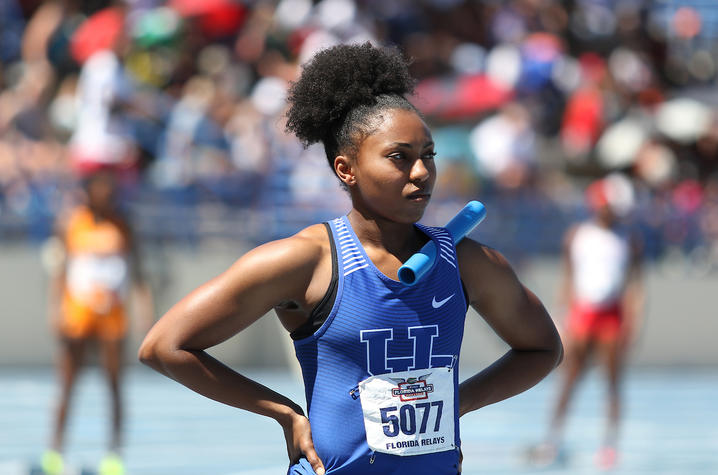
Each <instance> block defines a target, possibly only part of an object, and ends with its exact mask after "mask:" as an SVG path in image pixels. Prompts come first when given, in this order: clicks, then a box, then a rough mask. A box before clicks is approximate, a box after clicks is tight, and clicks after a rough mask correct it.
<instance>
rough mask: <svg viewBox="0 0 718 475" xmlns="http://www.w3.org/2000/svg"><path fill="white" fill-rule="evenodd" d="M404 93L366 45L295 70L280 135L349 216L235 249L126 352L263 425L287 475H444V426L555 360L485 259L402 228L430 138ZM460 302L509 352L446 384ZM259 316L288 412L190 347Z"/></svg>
mask: <svg viewBox="0 0 718 475" xmlns="http://www.w3.org/2000/svg"><path fill="white" fill-rule="evenodd" d="M412 83H413V81H412V79H411V78H410V76H409V73H408V69H407V65H406V63H405V62H404V60H403V59H402V58H401V56H400V55H399V53H397V52H396V51H394V50H389V49H382V48H376V47H373V46H371V45H370V44H368V43H367V44H364V45H352V46H347V45H342V46H336V47H333V48H330V49H327V50H324V51H321V52H319V53H318V54H317V55H316V56H315V57H314V58H313V59H312V60H311V61H310V62H309V63H308V64H306V65H305V67H304V68H303V71H302V74H301V76H300V78H299V79H298V81H297V82H296V83H294V84H293V85H292V88H291V90H290V93H289V103H290V108H289V111H288V113H287V119H288V121H287V129H288V130H289V131H291V132H293V133H294V134H295V135H296V136H297V137H298V138H299V139H300V140H302V142H303V143H304V144H306V145H308V144H311V143H316V142H321V143H322V144H323V145H324V149H325V151H326V155H327V159H328V161H329V164H330V166H331V167H332V168H333V170H334V172H335V174H336V175H337V177H338V178H339V180H340V181H341V184H342V186H343V187H344V188H345V189H346V190H347V191H348V193H349V195H350V197H351V201H352V208H351V210H349V212H348V213H347V214H346V215H344V216H341V217H339V218H337V219H334V220H332V221H329V222H327V223H324V224H316V225H313V226H309V227H308V228H306V229H303V230H301V231H300V232H299V233H297V234H296V235H294V236H292V237H289V238H286V239H282V240H278V241H273V242H269V243H267V244H264V245H262V246H259V247H257V248H256V249H254V250H252V251H250V252H248V253H247V254H246V255H244V256H243V257H241V258H240V259H239V260H238V261H237V262H235V263H234V264H233V265H232V266H231V267H230V268H229V269H228V270H227V271H226V272H224V273H223V274H221V275H220V276H218V277H216V278H214V279H212V280H210V281H209V282H207V283H205V284H204V285H202V286H200V287H199V288H198V289H196V290H195V291H193V292H192V293H190V294H189V295H187V296H186V297H185V298H183V299H182V300H181V301H180V302H179V303H177V304H176V305H175V306H174V307H173V308H171V309H170V310H169V311H168V312H167V314H166V315H164V316H163V317H162V319H160V321H159V322H157V324H156V325H155V326H154V328H153V329H152V330H151V331H150V333H149V334H148V335H147V337H146V339H145V341H144V343H143V345H142V347H141V348H140V353H139V356H140V359H141V360H142V361H143V362H145V363H146V364H148V365H150V366H152V367H153V368H155V369H156V370H157V371H159V372H161V373H163V374H165V375H167V376H169V377H170V378H173V379H175V380H177V381H178V382H180V383H181V384H183V385H185V386H187V387H189V388H191V389H193V390H195V391H197V392H198V393H200V394H203V395H205V396H207V397H209V398H212V399H216V400H217V401H220V402H223V403H225V404H229V405H232V406H235V407H238V408H242V409H245V410H248V411H252V412H254V413H257V414H262V415H266V416H268V417H271V418H272V419H274V420H276V421H277V422H278V423H279V424H280V425H281V426H282V428H283V429H284V435H285V438H286V443H287V452H288V454H289V460H290V465H291V466H290V469H289V473H292V474H304V473H316V474H320V475H321V474H324V473H331V474H366V473H382V474H387V473H416V474H432V475H436V474H452V475H454V474H456V473H459V472H460V471H461V451H460V439H459V417H460V416H461V415H463V414H466V413H468V412H470V411H474V410H476V409H479V408H481V407H483V406H486V405H487V404H491V403H494V402H497V401H501V400H503V399H506V398H508V397H511V396H513V395H515V394H517V393H520V392H522V391H524V390H526V389H528V388H530V387H531V386H533V385H534V384H536V383H537V382H538V381H539V380H541V379H542V378H543V377H544V376H546V374H548V373H549V372H550V371H551V370H552V369H553V368H554V367H555V366H556V364H557V363H558V361H559V360H560V357H561V352H562V349H561V343H560V339H559V337H558V333H557V331H556V329H555V327H554V325H553V323H552V321H551V318H550V317H549V315H548V314H547V313H546V311H545V310H544V307H543V306H542V304H541V303H540V302H539V300H538V299H537V298H536V296H535V295H534V294H532V293H531V292H530V291H529V290H527V289H526V288H525V287H524V286H523V285H522V284H521V283H520V282H519V281H518V279H517V277H516V276H515V274H514V272H513V271H512V270H511V268H510V266H509V265H508V263H507V262H506V260H505V259H504V258H503V257H502V256H501V254H500V253H498V252H497V251H495V250H493V249H490V248H488V247H486V246H483V245H481V244H479V243H477V242H475V241H473V240H471V239H464V240H463V241H461V243H460V244H458V245H457V246H454V245H453V243H452V241H451V238H450V236H449V235H448V233H447V232H446V231H445V230H444V229H442V228H431V227H427V226H423V225H420V224H416V223H417V221H419V220H420V219H421V217H422V215H423V213H424V210H425V208H426V206H427V205H428V203H429V200H430V198H431V193H432V188H433V186H434V181H435V178H436V169H435V166H434V155H435V152H434V142H433V141H432V137H431V133H430V131H429V129H428V127H427V125H426V123H425V122H424V120H423V118H422V116H421V114H420V113H419V112H418V111H417V109H416V108H415V107H414V106H413V105H412V104H411V103H410V102H409V101H408V100H407V99H406V97H405V95H407V94H409V93H410V92H411V90H412ZM429 240H433V241H434V242H435V243H436V245H437V248H439V249H440V252H439V256H438V258H437V259H436V263H435V264H434V266H433V267H432V269H431V270H430V271H429V272H428V273H427V275H426V276H425V277H424V278H423V279H422V280H420V281H419V282H418V283H417V284H416V285H414V286H411V287H409V286H405V285H403V284H402V283H400V282H399V281H398V278H397V271H398V269H399V267H400V266H401V265H402V263H403V262H405V261H406V260H407V259H408V258H409V257H410V256H411V255H412V254H414V253H415V252H416V251H418V250H419V249H420V248H421V247H422V246H423V245H424V244H425V243H426V242H428V241H429ZM469 305H471V306H472V307H473V308H475V309H476V310H477V311H478V312H479V313H480V314H481V315H482V316H483V318H484V319H485V320H486V321H487V322H488V323H489V325H491V327H492V328H493V329H494V330H495V331H496V333H497V334H498V335H499V336H500V337H501V338H503V339H504V340H505V341H506V342H507V343H508V344H509V345H510V347H511V349H510V350H509V351H508V352H507V353H506V354H505V355H504V356H503V357H501V358H500V359H499V360H498V361H496V362H495V363H494V364H492V365H491V366H489V367H488V368H486V369H484V370H483V371H481V372H479V373H477V374H475V375H474V376H472V377H470V378H469V379H467V380H465V381H463V382H462V383H461V384H459V379H458V374H457V373H458V371H457V368H458V358H459V350H460V347H461V340H462V336H463V328H464V317H465V315H466V312H467V308H468V306H469ZM272 309H274V310H275V311H276V314H277V315H278V317H279V319H280V320H281V322H282V324H283V326H284V327H285V328H286V329H287V331H288V332H289V334H290V336H291V337H292V338H293V340H294V345H295V349H296V355H297V358H298V359H299V362H300V364H301V367H302V373H303V378H304V384H305V391H306V398H307V410H308V412H307V414H306V415H305V413H304V411H303V410H302V408H301V407H300V406H299V404H297V403H296V402H295V401H291V400H289V399H288V398H286V397H284V396H282V395H280V394H277V393H276V392H274V391H272V390H271V389H268V388H267V387H265V386H263V385H261V384H260V383H258V382H255V381H252V380H250V379H248V378H246V377H244V376H242V375H241V374H238V373H237V372H235V371H233V370H232V369H230V368H228V367H227V366H225V365H223V364H222V363H221V362H219V361H217V360H216V359H214V358H213V357H211V356H209V355H208V353H206V351H205V350H206V349H207V348H209V347H211V346H213V345H216V344H218V343H220V342H222V341H224V340H226V339H227V338H229V337H231V336H232V335H234V334H236V333H237V332H240V331H242V330H243V329H245V328H246V327H247V326H249V325H250V324H252V323H253V322H254V321H256V320H257V319H259V318H260V317H262V316H263V315H265V314H267V313H268V312H269V311H270V310H272Z"/></svg>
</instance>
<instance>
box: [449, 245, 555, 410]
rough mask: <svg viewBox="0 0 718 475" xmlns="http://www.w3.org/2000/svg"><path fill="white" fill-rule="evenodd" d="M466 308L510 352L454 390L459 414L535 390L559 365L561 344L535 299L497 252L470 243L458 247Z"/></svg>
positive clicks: (539, 303) (553, 327) (543, 310)
mask: <svg viewBox="0 0 718 475" xmlns="http://www.w3.org/2000/svg"><path fill="white" fill-rule="evenodd" d="M458 254H459V264H460V268H461V277H462V279H463V281H464V284H465V285H466V290H467V292H468V294H469V295H468V297H469V301H470V302H471V306H472V307H473V308H474V309H475V310H476V311H477V312H479V313H480V314H481V316H482V317H483V318H484V320H486V322H487V323H488V324H489V325H490V326H491V328H493V330H494V331H495V332H496V333H497V334H498V335H499V337H501V338H502V339H503V340H504V341H505V342H506V343H508V344H509V346H510V347H511V349H510V350H509V351H507V352H506V354H505V355H503V356H502V357H501V358H499V359H498V360H497V361H496V362H494V363H493V364H492V365H491V366H489V367H488V368H486V369H484V370H483V371H481V372H479V373H477V374H476V375H474V376H472V377H471V378H469V379H467V380H466V381H464V382H463V383H461V385H460V386H459V405H460V407H459V414H460V415H464V414H466V413H467V412H471V411H474V410H476V409H479V408H481V407H484V406H486V405H489V404H493V403H495V402H498V401H502V400H504V399H506V398H509V397H511V396H514V395H516V394H519V393H521V392H523V391H525V390H526V389H529V388H530V387H532V386H534V385H535V384H536V383H538V382H539V381H540V380H541V379H543V378H544V377H545V376H546V375H547V374H548V373H549V372H550V371H551V370H552V369H553V368H555V367H556V365H557V364H558V363H559V362H560V360H561V356H562V351H563V350H562V346H561V340H560V338H559V336H558V333H557V331H556V327H555V326H554V324H553V321H552V320H551V317H549V315H548V313H547V312H546V310H545V309H544V307H543V305H542V304H541V302H540V301H539V299H538V298H537V297H536V296H535V295H534V294H533V293H532V292H531V291H530V290H528V289H527V288H526V287H524V286H523V285H522V284H521V282H519V280H518V278H517V277H516V274H514V272H513V270H512V269H511V266H510V265H509V264H508V262H507V261H506V259H505V258H504V257H503V256H502V255H501V254H500V253H499V252H497V251H495V250H493V249H490V248H488V247H486V246H483V245H481V244H479V243H477V242H475V241H472V240H470V239H465V240H463V241H462V242H461V244H460V245H459V246H458Z"/></svg>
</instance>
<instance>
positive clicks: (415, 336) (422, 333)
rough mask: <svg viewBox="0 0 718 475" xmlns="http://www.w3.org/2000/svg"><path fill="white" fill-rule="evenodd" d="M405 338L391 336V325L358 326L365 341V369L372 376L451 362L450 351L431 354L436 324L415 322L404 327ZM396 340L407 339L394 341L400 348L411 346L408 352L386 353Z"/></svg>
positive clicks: (452, 357)
mask: <svg viewBox="0 0 718 475" xmlns="http://www.w3.org/2000/svg"><path fill="white" fill-rule="evenodd" d="M407 330H408V331H407V335H408V339H406V338H405V339H403V341H402V339H400V338H395V335H394V329H393V328H378V329H375V330H362V331H361V332H360V340H361V342H362V343H364V344H365V345H366V355H367V356H366V358H367V371H368V372H369V374H371V375H372V376H374V375H377V374H385V373H396V372H399V371H409V370H413V369H417V368H437V367H441V366H451V365H452V364H453V362H454V355H442V354H435V353H434V352H433V346H434V340H435V339H436V338H438V337H439V327H438V325H419V326H415V327H409V328H408V329H407ZM396 343H410V344H409V345H407V344H404V345H397V346H401V347H403V348H409V347H410V348H412V351H411V354H409V352H405V354H404V355H397V354H396V353H395V352H394V353H391V354H392V356H389V354H390V348H391V347H392V345H394V344H396Z"/></svg>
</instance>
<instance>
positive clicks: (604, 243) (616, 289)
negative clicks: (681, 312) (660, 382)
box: [529, 175, 643, 469]
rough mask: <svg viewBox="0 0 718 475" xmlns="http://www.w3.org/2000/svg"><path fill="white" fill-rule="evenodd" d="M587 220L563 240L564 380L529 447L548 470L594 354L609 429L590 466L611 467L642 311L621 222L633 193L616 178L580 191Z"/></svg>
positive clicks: (633, 257)
mask: <svg viewBox="0 0 718 475" xmlns="http://www.w3.org/2000/svg"><path fill="white" fill-rule="evenodd" d="M586 200H587V204H588V206H589V208H590V209H591V211H592V213H593V218H592V219H589V220H587V221H585V222H583V223H580V224H578V225H576V226H574V227H573V228H572V229H570V230H569V232H568V233H567V235H566V238H565V242H564V282H563V287H562V297H563V299H564V301H565V303H566V304H567V305H568V309H569V310H568V315H567V318H566V322H565V325H564V333H563V335H562V339H563V341H564V345H565V347H566V357H565V359H564V363H563V365H562V369H563V376H564V377H563V381H562V383H561V387H560V390H559V395H558V400H557V402H556V406H555V409H554V413H553V418H552V421H551V427H550V430H549V434H548V436H547V439H546V441H545V442H544V443H542V444H539V445H537V446H536V447H533V448H532V449H531V451H530V454H529V456H530V458H531V460H532V462H534V463H535V464H536V465H544V466H545V465H550V464H552V463H553V462H554V461H555V460H556V458H557V457H558V456H559V453H560V445H561V438H562V432H563V427H564V425H565V419H566V413H567V410H568V404H569V402H570V399H571V395H572V393H573V389H574V387H575V385H576V383H577V382H578V380H579V378H580V376H581V375H582V374H583V373H584V372H585V369H586V367H587V363H588V361H589V358H590V357H591V355H592V354H593V353H595V352H598V353H599V355H600V356H601V361H602V363H603V365H604V366H605V369H606V377H607V382H608V389H609V391H608V394H609V401H608V423H607V427H606V434H605V439H604V442H603V446H602V447H601V449H600V450H599V452H598V454H597V459H596V462H597V464H598V465H599V466H600V467H601V468H604V469H608V468H611V467H613V466H614V465H615V464H616V460H617V452H616V443H617V435H618V424H619V418H620V407H621V401H620V392H619V391H620V380H621V375H622V370H623V367H624V364H625V357H626V353H627V349H628V346H629V343H630V342H631V340H632V339H633V338H634V336H635V334H636V330H637V326H638V320H639V317H640V315H641V313H642V300H643V296H642V285H641V278H640V274H641V272H640V263H641V256H640V244H639V241H638V240H637V239H636V237H635V236H634V235H632V234H631V233H629V232H628V230H627V229H625V227H623V226H622V225H621V224H620V221H621V220H620V217H621V215H622V214H624V213H625V212H627V211H628V209H629V208H630V206H631V204H632V187H631V185H630V183H629V182H628V180H627V179H626V178H624V177H622V176H621V175H611V176H609V177H607V178H604V179H602V180H599V181H597V182H594V183H593V184H592V185H591V186H589V188H588V189H587V191H586Z"/></svg>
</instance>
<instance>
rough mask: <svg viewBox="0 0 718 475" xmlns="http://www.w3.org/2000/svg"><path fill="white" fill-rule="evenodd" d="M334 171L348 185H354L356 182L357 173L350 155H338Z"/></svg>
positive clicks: (335, 159)
mask: <svg viewBox="0 0 718 475" xmlns="http://www.w3.org/2000/svg"><path fill="white" fill-rule="evenodd" d="M334 171H335V172H336V174H337V176H338V177H339V179H340V180H341V181H342V183H344V184H345V185H346V186H354V185H355V184H356V181H357V180H356V175H355V174H354V168H353V167H352V160H351V159H350V158H349V157H346V156H344V155H337V156H336V157H335V158H334Z"/></svg>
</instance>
